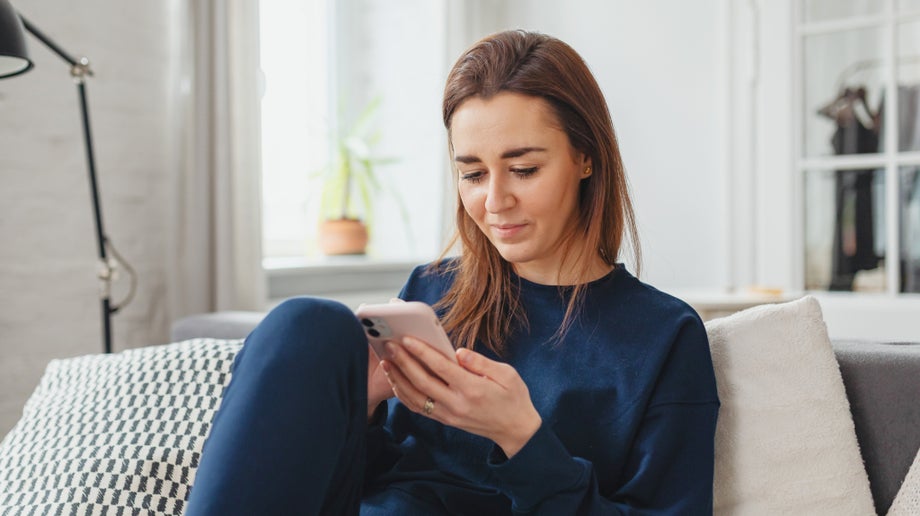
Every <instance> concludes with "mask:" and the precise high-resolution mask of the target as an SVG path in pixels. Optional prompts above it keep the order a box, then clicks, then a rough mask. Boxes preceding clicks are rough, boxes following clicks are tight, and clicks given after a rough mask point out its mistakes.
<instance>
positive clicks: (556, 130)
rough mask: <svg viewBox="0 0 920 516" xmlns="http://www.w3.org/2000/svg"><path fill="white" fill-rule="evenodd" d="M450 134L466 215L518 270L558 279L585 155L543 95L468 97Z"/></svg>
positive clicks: (528, 275)
mask: <svg viewBox="0 0 920 516" xmlns="http://www.w3.org/2000/svg"><path fill="white" fill-rule="evenodd" d="M450 134H451V144H452V147H453V152H454V163H455V166H456V168H457V172H458V175H459V184H458V187H459V191H460V199H461V201H462V202H463V207H464V209H465V210H466V212H467V214H469V216H470V217H471V218H472V219H473V221H475V222H476V225H477V226H479V229H480V230H481V231H482V232H483V234H485V236H486V237H487V238H488V239H489V241H490V242H492V245H494V246H495V248H496V250H498V252H499V254H501V256H502V257H503V258H504V259H505V260H507V261H509V262H511V263H512V264H513V265H514V268H515V271H516V272H517V273H518V274H519V275H520V276H522V277H524V278H527V279H529V280H531V281H535V282H537V283H547V284H553V283H555V282H556V281H557V280H558V278H559V272H560V270H559V268H560V265H561V261H562V245H561V244H562V243H563V240H564V236H565V234H566V231H567V230H570V229H571V228H572V225H573V224H575V223H576V220H577V215H576V213H577V209H578V190H579V188H578V187H579V183H580V182H581V181H582V180H583V179H585V178H586V177H588V174H586V173H585V170H586V169H587V168H588V167H589V166H590V161H589V159H588V158H587V157H585V156H584V155H583V154H581V153H579V152H578V151H576V150H575V149H574V148H573V147H572V145H571V143H570V142H569V138H568V136H567V135H566V134H565V132H564V131H563V130H562V127H561V126H560V124H559V122H558V120H557V118H556V115H555V113H554V112H553V110H552V108H551V107H550V105H549V104H548V103H547V102H546V101H545V100H543V99H541V98H538V97H530V96H527V95H522V94H519V93H510V92H502V93H499V94H497V95H495V96H493V97H492V98H490V99H487V100H486V99H482V98H480V97H473V98H470V99H467V100H465V101H464V102H463V103H461V104H460V106H459V107H458V108H457V109H456V111H454V115H453V118H452V120H451V129H450Z"/></svg>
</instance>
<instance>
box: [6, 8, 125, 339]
mask: <svg viewBox="0 0 920 516" xmlns="http://www.w3.org/2000/svg"><path fill="white" fill-rule="evenodd" d="M23 29H25V30H26V31H28V32H29V33H30V34H32V35H33V36H35V38H36V39H38V40H39V41H41V42H42V43H43V44H44V45H45V46H46V47H48V48H49V49H51V51H52V52H54V53H55V54H57V55H58V56H59V57H60V58H61V59H63V60H64V61H66V62H67V63H68V64H70V75H71V76H72V77H73V79H74V82H75V83H76V84H77V93H78V95H79V98H80V114H81V115H82V121H83V141H84V143H85V145H86V163H87V169H88V172H89V185H90V193H91V194H92V201H93V215H94V217H95V226H96V243H97V249H98V254H99V272H98V276H99V281H100V285H99V287H100V288H99V296H100V299H101V303H102V338H103V350H104V351H105V352H106V353H111V352H112V315H113V314H115V313H116V312H118V311H119V310H120V309H122V308H124V306H125V305H127V304H128V303H129V302H130V301H131V299H132V298H133V297H134V292H135V290H136V286H137V275H136V274H135V272H134V269H133V268H132V267H131V266H130V265H129V264H128V263H127V262H126V261H125V260H124V259H123V258H122V257H121V255H120V254H119V253H118V252H117V251H116V250H115V248H114V246H112V243H111V241H110V240H109V239H108V237H107V236H106V234H105V230H104V228H103V225H102V208H101V206H100V201H99V189H98V187H97V183H96V160H95V157H94V155H93V139H92V133H91V131H90V126H89V115H88V113H87V104H86V77H87V76H92V75H93V72H92V70H90V67H89V60H88V59H86V58H85V57H82V58H80V59H79V60H77V59H74V58H73V57H71V56H70V54H68V53H67V52H65V51H64V50H63V49H62V48H61V47H59V46H58V45H57V44H56V43H54V42H53V41H52V40H51V39H49V38H48V37H47V36H45V35H44V34H42V32H41V31H39V30H38V29H37V28H35V26H34V25H32V24H31V23H29V22H28V20H26V19H25V18H23V17H22V16H20V15H19V14H18V13H17V12H16V10H15V9H13V6H12V5H10V3H9V1H8V0H0V79H5V78H7V77H13V76H15V75H19V74H21V73H25V72H27V71H29V70H30V69H31V68H32V61H31V60H30V59H29V52H28V48H27V47H26V41H25V34H24V32H23ZM110 255H111V256H110ZM119 265H121V267H122V268H124V270H125V271H127V272H128V275H129V277H130V280H131V282H130V288H129V290H128V293H127V295H126V296H125V298H124V300H122V301H121V302H120V303H117V304H116V303H112V298H111V289H112V282H113V281H114V280H115V279H116V276H117V271H118V266H119Z"/></svg>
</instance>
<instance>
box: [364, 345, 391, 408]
mask: <svg viewBox="0 0 920 516" xmlns="http://www.w3.org/2000/svg"><path fill="white" fill-rule="evenodd" d="M392 397H393V389H392V388H391V387H390V383H389V381H387V377H386V373H385V372H384V370H383V368H382V367H380V359H379V358H378V357H377V354H376V353H374V348H372V347H370V346H369V345H368V346H367V420H368V421H370V419H371V416H373V415H374V410H376V409H377V405H380V403H381V402H383V401H386V400H388V399H390V398H392Z"/></svg>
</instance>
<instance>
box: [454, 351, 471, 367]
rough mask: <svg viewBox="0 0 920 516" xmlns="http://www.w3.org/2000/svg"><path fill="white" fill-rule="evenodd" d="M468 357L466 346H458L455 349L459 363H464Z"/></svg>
mask: <svg viewBox="0 0 920 516" xmlns="http://www.w3.org/2000/svg"><path fill="white" fill-rule="evenodd" d="M469 359H470V352H469V351H467V349H466V348H460V349H458V350H457V360H459V361H460V362H461V363H464V364H465V363H466V362H467V361H468V360H469Z"/></svg>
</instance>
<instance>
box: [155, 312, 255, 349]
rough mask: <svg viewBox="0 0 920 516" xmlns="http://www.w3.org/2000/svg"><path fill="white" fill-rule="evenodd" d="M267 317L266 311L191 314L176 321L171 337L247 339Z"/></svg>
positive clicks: (174, 338) (181, 338)
mask: <svg viewBox="0 0 920 516" xmlns="http://www.w3.org/2000/svg"><path fill="white" fill-rule="evenodd" d="M264 317H265V313H264V312H231V311H226V312H213V313H206V314H197V315H190V316H188V317H183V318H182V319H179V320H178V321H175V322H174V323H173V325H172V329H171V332H170V337H171V339H172V341H173V342H180V341H183V340H189V339H198V338H212V339H245V338H246V336H248V335H249V333H250V332H251V331H252V330H253V329H254V328H255V327H256V326H258V325H259V323H260V322H261V321H262V319H263V318H264Z"/></svg>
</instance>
